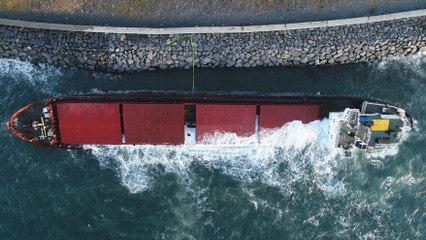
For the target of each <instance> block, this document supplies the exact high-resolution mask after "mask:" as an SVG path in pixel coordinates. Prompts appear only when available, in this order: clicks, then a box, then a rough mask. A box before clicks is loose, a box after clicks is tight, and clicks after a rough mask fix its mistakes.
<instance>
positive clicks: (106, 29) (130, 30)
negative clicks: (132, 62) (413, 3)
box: [0, 9, 426, 35]
mask: <svg viewBox="0 0 426 240" xmlns="http://www.w3.org/2000/svg"><path fill="white" fill-rule="evenodd" d="M423 16H426V9H422V10H416V11H409V12H400V13H392V14H385V15H378V16H370V17H359V18H346V19H338V20H329V21H315V22H301V23H289V24H271V25H253V26H216V27H175V28H145V27H110V26H91V25H71V24H57V23H43V22H29V21H20V20H10V19H4V18H0V25H7V26H14V27H24V28H35V29H47V30H59V31H72V32H97V33H124V34H141V35H151V34H158V35H161V34H196V33H253V32H269V31H285V30H296V29H307V28H322V27H336V26H343V25H354V24H366V23H375V22H383V21H391V20H398V19H404V18H414V17H423Z"/></svg>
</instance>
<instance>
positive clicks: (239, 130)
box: [196, 104, 256, 141]
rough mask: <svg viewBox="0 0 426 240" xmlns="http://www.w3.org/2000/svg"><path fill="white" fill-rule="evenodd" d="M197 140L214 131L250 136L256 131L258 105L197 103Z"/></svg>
mask: <svg viewBox="0 0 426 240" xmlns="http://www.w3.org/2000/svg"><path fill="white" fill-rule="evenodd" d="M196 110H197V116H196V117H197V119H196V120H197V141H199V140H202V139H203V138H204V137H205V136H206V135H209V134H213V133H214V132H232V133H236V134H237V135H239V136H250V135H253V134H254V132H255V124H256V105H224V104H222V105H216V104H197V106H196Z"/></svg>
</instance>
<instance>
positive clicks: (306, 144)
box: [85, 120, 346, 195]
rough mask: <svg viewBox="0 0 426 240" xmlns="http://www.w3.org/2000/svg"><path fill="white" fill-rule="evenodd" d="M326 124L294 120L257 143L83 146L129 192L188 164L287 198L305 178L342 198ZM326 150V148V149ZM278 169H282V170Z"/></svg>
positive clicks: (230, 139)
mask: <svg viewBox="0 0 426 240" xmlns="http://www.w3.org/2000/svg"><path fill="white" fill-rule="evenodd" d="M328 126H329V120H322V121H314V122H311V123H309V124H303V123H301V122H300V121H294V122H291V123H289V124H286V125H285V126H283V127H282V128H280V129H277V130H274V131H267V132H262V133H261V139H262V141H261V142H260V143H256V141H254V140H253V139H255V138H254V137H253V136H252V137H243V138H241V137H237V136H236V135H234V134H229V133H217V134H215V135H213V136H211V138H209V139H206V142H207V143H208V144H201V145H200V144H197V145H192V146H185V145H182V146H151V145H144V146H86V147H85V148H87V149H90V150H91V151H92V153H93V154H94V155H95V156H96V157H97V159H98V160H99V161H100V164H101V165H102V166H106V165H108V162H109V161H111V160H114V161H116V162H117V163H119V164H118V165H119V167H118V168H117V170H118V173H119V175H120V177H121V179H122V183H123V184H124V185H125V186H126V187H127V188H128V189H129V190H130V191H131V192H133V193H135V192H140V191H144V190H146V189H149V188H150V187H151V186H152V183H153V181H154V180H155V177H156V175H157V174H158V172H159V171H161V172H166V173H175V174H179V175H181V176H185V175H187V174H188V171H191V170H190V167H191V165H192V164H193V163H198V164H202V165H203V166H205V167H207V168H211V169H219V170H221V171H222V172H223V173H225V174H227V175H229V176H231V177H233V178H236V179H239V180H241V181H243V182H244V183H250V182H253V181H260V182H262V183H263V184H267V185H270V186H275V187H278V188H279V189H281V190H282V191H283V192H285V193H287V194H290V193H291V192H292V191H293V189H292V188H293V187H292V185H293V184H294V183H297V182H298V181H304V180H309V181H312V182H313V183H314V184H316V186H317V187H318V188H319V189H321V190H322V191H324V193H326V194H327V195H344V194H345V191H346V190H345V185H344V184H343V182H341V181H340V180H338V179H336V176H335V175H336V172H337V171H335V168H336V166H337V165H338V162H339V160H338V158H337V155H336V154H337V152H338V151H337V150H336V149H335V148H334V147H333V146H332V145H331V144H330V139H329V138H328ZM330 146H332V147H330ZM280 166H285V168H284V169H282V168H280Z"/></svg>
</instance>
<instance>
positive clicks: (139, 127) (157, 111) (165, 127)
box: [123, 104, 185, 145]
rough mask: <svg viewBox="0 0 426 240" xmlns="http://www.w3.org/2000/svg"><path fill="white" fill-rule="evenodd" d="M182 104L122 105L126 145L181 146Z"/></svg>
mask: <svg viewBox="0 0 426 240" xmlns="http://www.w3.org/2000/svg"><path fill="white" fill-rule="evenodd" d="M184 121H185V119H184V105H183V104H123V123H124V135H125V136H126V143H127V144H172V145H178V144H183V143H184V141H185V136H184V135H185V133H184V125H185V122H184Z"/></svg>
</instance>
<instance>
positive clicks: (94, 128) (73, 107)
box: [56, 103, 121, 145]
mask: <svg viewBox="0 0 426 240" xmlns="http://www.w3.org/2000/svg"><path fill="white" fill-rule="evenodd" d="M56 107H57V111H58V121H59V132H60V134H61V141H62V143H64V144H76V145H80V144H121V123H120V107H119V104H118V103H58V104H56Z"/></svg>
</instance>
